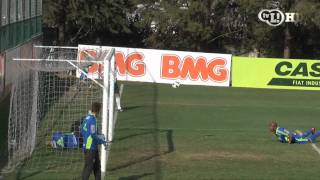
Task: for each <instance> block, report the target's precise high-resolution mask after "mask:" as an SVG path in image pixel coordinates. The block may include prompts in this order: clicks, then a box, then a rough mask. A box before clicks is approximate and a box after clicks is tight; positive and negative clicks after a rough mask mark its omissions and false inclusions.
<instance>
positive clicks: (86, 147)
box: [81, 102, 107, 180]
mask: <svg viewBox="0 0 320 180" xmlns="http://www.w3.org/2000/svg"><path fill="white" fill-rule="evenodd" d="M100 109H101V104H100V103H97V102H95V103H93V104H92V108H91V112H90V113H89V114H88V115H87V116H86V118H85V119H84V121H83V123H82V124H81V134H82V136H83V152H84V160H85V162H84V163H85V164H84V167H83V171H82V179H83V180H88V179H89V177H90V174H91V172H92V171H93V173H94V176H95V179H96V180H100V179H101V169H100V158H99V151H98V145H100V144H103V145H104V146H105V147H106V146H107V144H106V143H107V142H106V141H105V139H104V137H103V135H102V136H101V135H98V134H97V119H96V116H97V115H98V114H99V112H100Z"/></svg>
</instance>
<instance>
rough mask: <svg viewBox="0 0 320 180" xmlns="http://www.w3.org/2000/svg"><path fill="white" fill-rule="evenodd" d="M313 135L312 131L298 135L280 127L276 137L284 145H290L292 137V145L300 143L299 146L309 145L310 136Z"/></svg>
mask: <svg viewBox="0 0 320 180" xmlns="http://www.w3.org/2000/svg"><path fill="white" fill-rule="evenodd" d="M311 133H312V131H311V130H308V131H307V132H305V133H301V134H297V133H295V132H290V131H288V130H286V129H285V128H282V127H278V128H277V130H276V136H277V137H278V140H279V141H280V142H283V143H288V142H289V137H290V136H291V137H292V142H291V143H298V144H305V143H308V142H309V140H310V138H308V136H309V135H311Z"/></svg>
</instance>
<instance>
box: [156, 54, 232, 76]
mask: <svg viewBox="0 0 320 180" xmlns="http://www.w3.org/2000/svg"><path fill="white" fill-rule="evenodd" d="M226 64H227V60H226V59H224V58H220V57H219V58H213V59H211V60H210V61H207V59H206V58H205V57H201V56H200V57H197V59H194V58H193V57H191V56H186V57H184V59H183V61H181V60H180V58H179V56H177V55H163V56H162V65H161V67H162V69H161V77H162V78H166V79H187V78H190V79H191V80H193V81H196V80H198V79H199V78H201V80H203V81H208V80H212V81H215V82H225V81H227V80H228V78H229V77H228V75H229V71H228V69H227V67H226Z"/></svg>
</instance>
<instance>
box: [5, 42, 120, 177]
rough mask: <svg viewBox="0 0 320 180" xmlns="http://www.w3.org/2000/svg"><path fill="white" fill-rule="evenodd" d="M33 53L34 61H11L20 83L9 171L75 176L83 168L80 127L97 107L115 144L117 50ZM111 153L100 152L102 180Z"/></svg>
mask: <svg viewBox="0 0 320 180" xmlns="http://www.w3.org/2000/svg"><path fill="white" fill-rule="evenodd" d="M33 51H34V54H35V58H33V59H13V60H14V64H15V66H16V71H17V78H16V80H15V83H14V84H13V86H12V94H11V102H10V115H9V123H8V153H9V157H8V166H7V168H6V169H7V170H14V169H15V168H16V167H20V168H21V167H23V168H24V169H27V170H30V171H37V170H42V171H44V170H45V171H51V172H56V173H59V174H60V175H62V176H64V174H63V173H61V172H68V173H67V174H70V172H73V173H71V174H73V175H74V176H75V177H77V176H79V175H80V174H81V170H82V167H83V154H82V148H81V145H82V144H81V143H82V139H81V136H80V132H79V130H80V128H79V127H80V124H81V121H82V119H83V117H84V116H85V115H86V114H88V111H89V110H90V109H91V104H92V103H93V102H100V103H102V113H101V114H100V115H99V116H98V118H97V119H98V120H97V126H98V129H99V131H100V133H102V134H104V135H105V136H106V138H107V140H108V142H110V143H111V141H112V139H113V129H114V122H115V121H114V113H115V111H114V83H115V76H116V70H115V58H114V53H115V49H114V48H106V47H100V46H90V48H86V49H81V48H80V47H79V48H78V47H57V46H35V47H34V49H33ZM55 138H56V140H57V141H53V139H55ZM110 143H109V147H110ZM109 150H110V149H109V148H107V149H105V148H103V147H102V148H101V150H100V155H101V172H102V177H103V178H104V176H105V172H106V164H107V159H108V154H109ZM75 174H76V175H75ZM74 176H71V177H70V178H75V177H74ZM67 177H69V176H67Z"/></svg>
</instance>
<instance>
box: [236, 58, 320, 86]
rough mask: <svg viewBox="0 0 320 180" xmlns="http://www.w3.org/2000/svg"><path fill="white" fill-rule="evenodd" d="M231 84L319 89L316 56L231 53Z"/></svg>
mask: <svg viewBox="0 0 320 180" xmlns="http://www.w3.org/2000/svg"><path fill="white" fill-rule="evenodd" d="M232 86H234V87H252V88H275V89H301V90H320V60H300V59H275V58H248V57H235V56H233V59H232Z"/></svg>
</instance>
